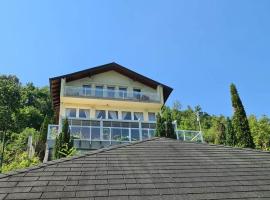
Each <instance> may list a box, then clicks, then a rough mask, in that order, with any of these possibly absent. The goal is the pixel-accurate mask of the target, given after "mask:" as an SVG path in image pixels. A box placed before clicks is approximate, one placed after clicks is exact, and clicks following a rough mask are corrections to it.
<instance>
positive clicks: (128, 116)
mask: <svg viewBox="0 0 270 200" xmlns="http://www.w3.org/2000/svg"><path fill="white" fill-rule="evenodd" d="M122 119H123V120H131V112H126V111H123V112H122Z"/></svg>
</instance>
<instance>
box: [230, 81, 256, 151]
mask: <svg viewBox="0 0 270 200" xmlns="http://www.w3.org/2000/svg"><path fill="white" fill-rule="evenodd" d="M230 90H231V100H232V107H233V110H234V114H233V119H232V124H233V128H234V130H235V134H236V138H237V145H238V146H240V147H248V148H254V147H255V145H254V142H253V138H252V136H251V132H250V128H249V124H248V119H247V115H246V112H245V109H244V106H243V104H242V101H241V99H240V97H239V94H238V91H237V89H236V87H235V85H234V84H231V86H230Z"/></svg>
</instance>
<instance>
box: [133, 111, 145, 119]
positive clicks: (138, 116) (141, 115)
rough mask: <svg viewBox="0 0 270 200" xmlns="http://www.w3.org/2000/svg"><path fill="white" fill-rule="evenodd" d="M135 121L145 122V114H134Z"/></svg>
mask: <svg viewBox="0 0 270 200" xmlns="http://www.w3.org/2000/svg"><path fill="white" fill-rule="evenodd" d="M134 120H140V121H143V120H144V119H143V113H142V112H134Z"/></svg>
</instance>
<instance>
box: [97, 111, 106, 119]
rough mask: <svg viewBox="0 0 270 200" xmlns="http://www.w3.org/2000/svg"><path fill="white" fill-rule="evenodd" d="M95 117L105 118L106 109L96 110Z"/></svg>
mask: <svg viewBox="0 0 270 200" xmlns="http://www.w3.org/2000/svg"><path fill="white" fill-rule="evenodd" d="M96 118H97V119H106V111H105V110H96Z"/></svg>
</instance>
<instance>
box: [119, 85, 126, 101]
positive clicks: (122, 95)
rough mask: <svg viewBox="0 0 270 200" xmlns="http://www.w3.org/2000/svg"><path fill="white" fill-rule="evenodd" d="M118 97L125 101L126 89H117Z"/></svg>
mask: <svg viewBox="0 0 270 200" xmlns="http://www.w3.org/2000/svg"><path fill="white" fill-rule="evenodd" d="M119 97H121V98H123V99H125V98H126V97H127V88H126V87H119Z"/></svg>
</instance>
